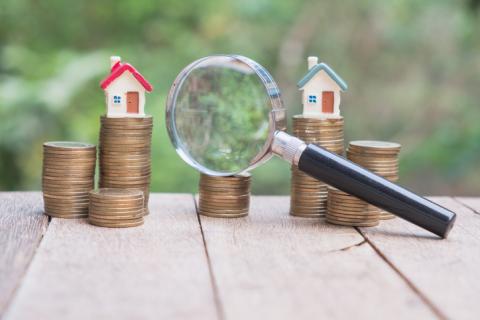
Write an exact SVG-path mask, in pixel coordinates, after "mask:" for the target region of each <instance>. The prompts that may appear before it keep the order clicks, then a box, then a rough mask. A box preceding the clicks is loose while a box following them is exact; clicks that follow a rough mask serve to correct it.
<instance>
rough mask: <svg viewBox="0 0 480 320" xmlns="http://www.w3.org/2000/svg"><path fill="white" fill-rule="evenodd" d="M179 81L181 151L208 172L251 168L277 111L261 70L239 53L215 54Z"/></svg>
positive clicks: (176, 118) (175, 117)
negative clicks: (273, 110) (270, 114)
mask: <svg viewBox="0 0 480 320" xmlns="http://www.w3.org/2000/svg"><path fill="white" fill-rule="evenodd" d="M178 80H179V81H178V85H177V87H176V97H175V105H174V107H173V108H172V114H171V117H172V119H171V120H172V121H173V122H174V124H173V126H172V131H173V132H171V133H173V139H174V140H175V141H174V144H175V145H176V146H177V151H181V153H183V156H184V159H185V157H187V158H188V159H189V160H190V163H191V164H192V162H193V164H194V166H196V167H197V168H198V169H199V170H200V171H203V172H206V173H215V174H221V175H229V174H234V173H239V172H241V171H243V170H245V169H247V168H248V167H249V166H250V164H251V162H252V160H253V159H254V158H255V157H256V156H257V154H259V153H260V151H261V150H262V149H263V148H264V147H265V144H266V141H267V139H268V137H269V113H270V111H271V109H272V107H271V104H270V99H269V96H268V94H267V90H266V87H265V85H264V83H263V82H262V80H261V79H260V78H259V77H258V76H257V74H256V72H255V70H254V69H252V67H250V66H249V65H248V64H246V63H244V62H242V61H240V60H238V59H236V58H234V57H211V58H210V59H206V60H203V61H200V62H199V63H197V64H196V65H194V66H192V67H191V68H190V69H189V70H187V72H185V73H184V74H183V77H182V78H181V79H178ZM178 149H180V150H178Z"/></svg>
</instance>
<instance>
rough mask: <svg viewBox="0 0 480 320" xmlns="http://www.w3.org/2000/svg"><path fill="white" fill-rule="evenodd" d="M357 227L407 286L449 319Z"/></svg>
mask: <svg viewBox="0 0 480 320" xmlns="http://www.w3.org/2000/svg"><path fill="white" fill-rule="evenodd" d="M355 229H356V230H357V231H358V233H360V235H361V236H362V237H363V238H364V239H365V241H366V242H367V243H368V244H369V245H370V246H371V247H372V249H373V250H374V251H375V252H376V253H377V254H378V256H379V257H380V258H381V259H382V260H383V261H385V263H386V264H387V265H388V266H390V268H392V270H393V271H394V272H395V273H396V274H398V276H399V277H400V278H402V280H403V281H405V283H406V284H407V286H408V287H409V288H410V289H411V290H412V291H413V292H414V293H415V294H416V295H417V296H418V297H419V298H420V299H421V300H422V301H423V302H424V303H425V304H426V305H427V306H428V307H429V308H430V310H431V311H432V312H433V313H434V314H435V315H436V316H437V317H438V318H439V319H441V320H447V319H448V317H447V316H446V315H445V314H443V312H441V311H440V309H439V308H438V307H437V306H436V305H435V304H434V303H433V302H432V301H430V299H428V298H427V296H426V295H424V294H423V293H422V292H421V291H420V289H418V288H417V286H416V285H415V284H414V283H413V282H412V281H411V280H410V279H409V278H408V277H407V276H406V275H405V274H403V273H402V272H401V271H400V269H398V268H397V267H396V266H395V265H394V264H393V263H392V262H391V261H390V260H389V259H388V258H387V257H386V256H385V255H384V254H383V253H382V251H381V250H380V249H379V248H378V247H377V246H376V245H375V244H374V243H373V242H372V241H371V240H370V238H369V237H368V236H367V235H366V234H365V233H363V232H362V230H360V228H358V227H355Z"/></svg>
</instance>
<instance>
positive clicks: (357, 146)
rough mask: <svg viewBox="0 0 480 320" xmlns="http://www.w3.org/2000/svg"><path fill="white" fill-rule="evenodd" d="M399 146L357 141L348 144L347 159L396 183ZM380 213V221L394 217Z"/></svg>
mask: <svg viewBox="0 0 480 320" xmlns="http://www.w3.org/2000/svg"><path fill="white" fill-rule="evenodd" d="M400 148H401V145H400V144H398V143H395V142H386V141H370V140H359V141H352V142H350V143H349V146H348V150H347V158H348V159H349V160H351V161H353V162H355V163H358V164H359V165H361V166H362V167H365V168H366V169H368V170H370V171H373V172H374V173H376V174H378V175H380V176H382V177H384V178H385V179H388V180H390V181H392V182H397V181H398V155H399V153H400ZM377 210H379V211H380V219H382V220H386V219H392V218H395V216H394V215H393V214H391V213H389V212H387V211H385V210H382V209H378V208H377Z"/></svg>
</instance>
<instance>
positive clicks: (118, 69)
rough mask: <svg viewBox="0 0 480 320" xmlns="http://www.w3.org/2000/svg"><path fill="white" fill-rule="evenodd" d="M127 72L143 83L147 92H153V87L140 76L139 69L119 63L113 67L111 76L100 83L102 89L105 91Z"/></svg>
mask: <svg viewBox="0 0 480 320" xmlns="http://www.w3.org/2000/svg"><path fill="white" fill-rule="evenodd" d="M125 71H129V72H130V73H131V74H132V75H133V76H134V77H135V79H137V81H138V82H140V83H141V85H142V86H143V87H144V88H145V90H147V91H148V92H151V91H152V90H153V87H152V85H151V84H150V83H149V82H148V81H147V79H145V78H144V77H143V76H142V75H141V74H140V72H138V71H137V69H135V68H134V67H133V66H132V65H130V64H128V63H120V62H117V63H116V64H115V65H114V66H113V67H112V71H111V72H110V75H109V76H108V77H106V78H105V79H104V80H103V81H102V82H100V87H102V89H103V90H105V89H106V88H107V87H108V86H109V85H110V84H111V83H112V82H113V80H115V79H117V78H118V77H120V76H121V75H122V74H123V73H124V72H125Z"/></svg>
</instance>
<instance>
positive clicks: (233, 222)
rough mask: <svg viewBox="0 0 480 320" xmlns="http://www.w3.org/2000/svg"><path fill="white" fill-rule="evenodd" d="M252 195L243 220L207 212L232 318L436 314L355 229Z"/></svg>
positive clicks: (206, 229) (218, 279) (205, 222)
mask: <svg viewBox="0 0 480 320" xmlns="http://www.w3.org/2000/svg"><path fill="white" fill-rule="evenodd" d="M288 206H289V199H288V197H253V199H252V206H251V212H250V215H249V216H248V217H246V218H240V219H215V218H209V217H203V216H201V225H202V229H203V233H204V237H205V240H206V245H207V250H208V254H209V259H210V263H211V267H212V271H213V274H214V276H215V283H216V286H217V288H218V293H219V297H220V303H221V306H222V310H223V314H224V316H225V318H226V319H229V320H230V319H249V320H250V319H277V320H278V319H393V318H399V319H401V318H403V319H407V318H409V319H410V318H416V319H430V318H436V317H435V315H434V314H433V313H432V311H431V310H430V309H429V307H428V306H427V305H426V304H425V303H424V302H423V301H422V300H421V299H420V298H419V297H418V296H417V295H416V293H415V292H414V291H413V290H411V288H410V287H409V286H408V285H407V284H406V283H405V282H404V281H403V280H402V279H401V278H400V277H399V276H398V274H397V273H396V272H395V271H394V270H393V269H392V268H390V267H389V266H388V265H387V264H386V263H385V262H384V261H383V259H382V258H381V257H380V256H379V255H378V254H377V253H376V252H375V251H374V250H373V249H372V248H371V247H370V245H369V244H367V243H366V242H365V240H364V238H363V237H362V236H361V235H360V234H359V233H358V232H357V231H356V230H355V229H354V228H349V227H340V226H332V225H328V224H326V223H325V222H322V221H320V220H316V219H308V218H295V217H291V216H289V215H288Z"/></svg>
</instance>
